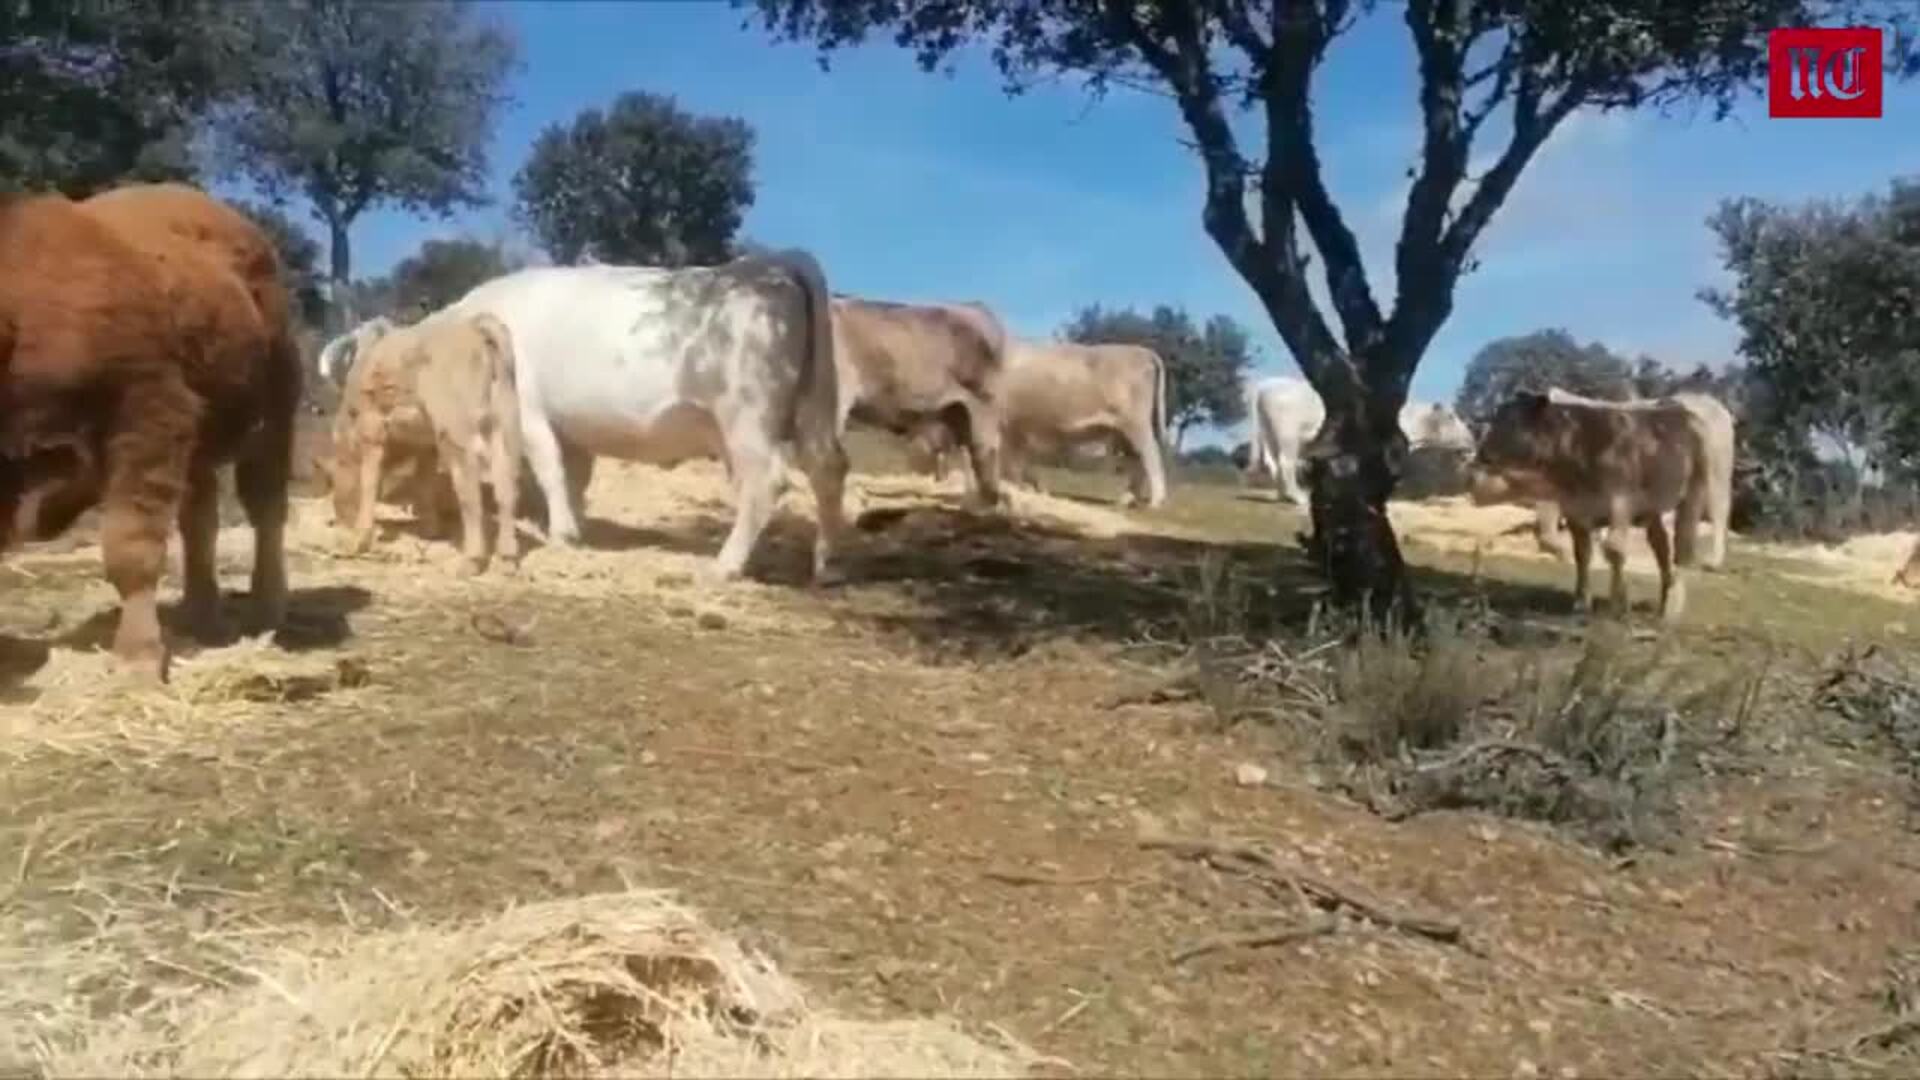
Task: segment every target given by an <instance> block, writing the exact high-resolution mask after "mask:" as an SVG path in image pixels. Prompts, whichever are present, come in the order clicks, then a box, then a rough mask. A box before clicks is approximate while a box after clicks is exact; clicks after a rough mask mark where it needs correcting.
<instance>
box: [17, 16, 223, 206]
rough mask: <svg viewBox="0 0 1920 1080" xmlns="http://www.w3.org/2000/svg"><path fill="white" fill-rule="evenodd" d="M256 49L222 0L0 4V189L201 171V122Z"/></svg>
mask: <svg viewBox="0 0 1920 1080" xmlns="http://www.w3.org/2000/svg"><path fill="white" fill-rule="evenodd" d="M256 56H257V54H256V53H255V52H254V50H253V49H251V48H250V47H249V46H248V37H247V32H246V26H245V20H244V19H242V18H240V17H238V13H237V12H236V11H235V10H234V9H233V7H232V6H231V5H228V4H223V3H219V2H217V0H88V2H86V3H56V2H42V0H34V2H30V3H19V2H13V3H5V4H0V189H5V188H10V187H11V188H25V189H30V190H48V189H51V190H57V191H60V192H62V193H64V194H66V195H68V196H70V197H73V198H84V197H85V196H87V195H90V194H93V193H94V192H96V191H99V190H101V189H103V188H107V187H111V186H113V185H114V184H116V183H120V182H123V181H134V180H183V179H191V178H193V177H194V176H195V175H196V172H197V168H196V162H195V160H194V154H193V141H194V134H195V131H196V126H197V125H198V124H199V123H200V121H201V119H202V118H203V116H204V115H205V113H206V112H207V110H208V109H209V108H211V107H212V106H213V105H214V104H215V103H216V102H218V101H220V100H222V99H223V98H224V97H226V96H227V95H229V94H230V93H231V92H232V91H233V90H234V89H235V87H236V86H237V85H238V84H239V83H241V82H243V81H244V78H245V76H246V72H247V70H248V68H249V65H251V64H252V63H254V62H255V59H256Z"/></svg>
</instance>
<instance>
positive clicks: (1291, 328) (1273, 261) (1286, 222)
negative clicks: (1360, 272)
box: [1101, 0, 1340, 386]
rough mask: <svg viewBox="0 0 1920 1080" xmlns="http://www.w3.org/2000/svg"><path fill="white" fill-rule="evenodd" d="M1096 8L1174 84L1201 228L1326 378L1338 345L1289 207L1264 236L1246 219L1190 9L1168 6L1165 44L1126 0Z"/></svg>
mask: <svg viewBox="0 0 1920 1080" xmlns="http://www.w3.org/2000/svg"><path fill="white" fill-rule="evenodd" d="M1101 11H1102V14H1103V16H1104V19H1105V21H1106V23H1107V28H1108V30H1109V32H1110V33H1111V35H1112V36H1113V37H1114V38H1116V39H1117V40H1120V41H1123V42H1126V43H1127V44H1128V45H1130V46H1132V47H1133V48H1134V49H1135V50H1136V51H1138V52H1139V53H1140V55H1141V58H1142V59H1144V60H1145V61H1146V63H1147V64H1148V66H1150V67H1152V68H1153V69H1154V71H1155V72H1157V73H1158V74H1159V75H1160V77H1161V78H1163V79H1165V80H1166V82H1167V85H1168V86H1171V87H1172V88H1173V90H1174V96H1175V99H1176V101H1177V102H1178V103H1179V106H1180V113H1181V116H1182V117H1183V118H1185V120H1186V121H1187V126H1188V127H1189V128H1191V129H1192V130H1193V134H1194V137H1195V138H1196V139H1197V140H1198V141H1199V143H1200V159H1201V162H1202V163H1203V164H1204V165H1205V167H1206V174H1207V199H1206V208H1205V210H1204V211H1203V213H1202V215H1201V220H1202V221H1203V222H1204V224H1205V226H1206V230H1207V234H1208V235H1209V236H1211V237H1213V240H1214V243H1216V244H1218V245H1219V247H1220V250H1221V252H1222V253H1223V254H1225V255H1226V257H1227V261H1228V262H1229V263H1231V264H1232V265H1233V268H1234V269H1235V270H1236V271H1238V272H1239V274H1240V276H1241V277H1242V278H1244V279H1246V282H1247V284H1248V285H1250V286H1252V287H1253V290H1254V292H1255V293H1257V294H1259V296H1260V298H1261V301H1262V303H1263V304H1264V306H1265V307H1266V309H1267V313H1268V315H1269V316H1270V317H1271V318H1272V319H1273V322H1274V328H1275V329H1276V330H1278V331H1279V333H1280V336H1281V338H1282V339H1283V340H1284V341H1285V342H1286V343H1287V348H1288V350H1289V351H1291V352H1292V353H1293V355H1294V358H1295V360H1296V361H1297V362H1298V363H1299V365H1300V368H1301V371H1302V372H1304V373H1305V374H1306V376H1307V379H1308V381H1309V382H1312V383H1313V384H1314V385H1315V386H1320V385H1324V384H1325V382H1326V380H1327V379H1328V368H1329V365H1331V364H1332V363H1333V359H1334V358H1336V357H1338V356H1339V354H1340V346H1339V343H1338V342H1337V341H1335V340H1334V337H1333V333H1332V331H1331V330H1329V329H1328V327H1327V324H1326V320H1325V319H1324V318H1322V317H1321V315H1320V312H1319V310H1318V309H1317V308H1315V307H1314V303H1313V297H1312V294H1311V293H1309V292H1308V291H1307V285H1306V281H1307V279H1306V261H1305V259H1303V258H1302V257H1301V254H1300V251H1299V246H1298V243H1297V241H1296V239H1295V235H1294V214H1293V208H1292V206H1291V204H1285V205H1283V206H1281V207H1280V208H1279V210H1280V212H1279V213H1277V214H1275V213H1274V212H1273V208H1271V207H1269V208H1268V209H1267V210H1265V211H1263V225H1264V232H1265V236H1264V238H1263V237H1262V236H1260V235H1259V234H1256V233H1255V231H1254V229H1253V225H1252V223H1251V222H1250V221H1249V220H1248V219H1247V208H1246V202H1245V197H1246V175H1247V164H1246V159H1245V158H1244V157H1242V156H1241V154H1240V149H1239V145H1238V143H1237V141H1236V140H1235V139H1234V136H1233V128H1232V127H1231V126H1230V125H1229V124H1228V123H1227V114H1226V109H1225V108H1224V106H1223V105H1222V103H1221V100H1220V85H1219V81H1218V80H1217V78H1216V77H1215V76H1214V74H1213V72H1212V70H1211V68H1210V66H1209V61H1208V55H1207V47H1206V42H1205V39H1204V37H1203V35H1202V33H1201V30H1200V25H1199V23H1198V21H1197V20H1196V18H1195V13H1194V11H1193V10H1192V9H1191V8H1190V7H1175V8H1174V9H1172V10H1170V11H1168V12H1167V13H1166V14H1167V18H1168V19H1169V20H1170V26H1169V28H1168V30H1169V34H1168V36H1169V37H1170V39H1171V40H1172V42H1173V44H1172V45H1171V46H1169V45H1168V44H1166V42H1165V41H1163V40H1162V39H1161V38H1159V37H1156V36H1155V35H1154V34H1153V33H1151V32H1149V30H1148V29H1147V27H1145V26H1143V25H1142V24H1141V23H1140V21H1139V20H1138V19H1137V18H1136V17H1135V5H1133V4H1132V3H1130V2H1128V0H1102V3H1101Z"/></svg>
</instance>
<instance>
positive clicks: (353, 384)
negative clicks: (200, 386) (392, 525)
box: [332, 312, 522, 573]
mask: <svg viewBox="0 0 1920 1080" xmlns="http://www.w3.org/2000/svg"><path fill="white" fill-rule="evenodd" d="M333 453H334V458H333V468H332V482H333V512H334V519H335V521H336V522H338V523H340V524H343V525H344V524H346V523H347V522H348V521H351V522H352V534H351V535H352V540H351V548H350V550H352V551H355V552H362V551H365V550H367V548H368V547H369V546H370V545H371V544H372V542H373V511H374V503H375V502H376V501H377V500H378V498H379V495H380V487H381V481H382V479H383V478H384V477H385V476H386V475H387V473H388V470H389V468H390V466H393V465H395V464H398V463H399V461H401V460H404V459H411V461H412V463H413V466H414V481H415V482H414V485H413V492H412V498H413V502H414V505H415V507H416V510H417V511H419V510H422V509H423V505H422V504H424V511H425V512H424V513H423V515H422V516H423V517H425V518H427V519H428V520H427V522H426V524H427V526H428V528H429V530H430V531H432V532H433V533H435V534H436V535H440V534H444V529H445V525H446V520H445V511H446V507H445V503H444V498H443V497H442V495H441V492H440V490H439V488H440V485H439V484H438V483H437V481H438V480H439V474H440V470H441V469H442V468H444V469H445V470H446V473H447V474H448V475H449V476H450V477H451V480H452V489H453V494H454V497H455V499H457V500H458V504H459V513H460V525H461V541H460V550H461V554H462V555H463V556H464V564H463V565H464V568H465V569H466V570H467V571H469V572H472V573H478V572H479V571H481V570H483V569H485V568H486V565H487V550H486V540H485V536H484V532H485V528H484V526H485V513H486V512H485V508H484V500H483V499H482V494H481V478H482V477H483V476H484V477H486V478H487V481H488V483H490V484H491V485H492V487H493V497H494V503H495V506H496V508H497V513H496V515H495V516H496V518H497V530H498V536H497V539H496V540H495V549H496V551H495V554H496V555H497V556H498V557H499V559H500V561H501V562H502V563H504V564H507V565H509V566H511V565H512V564H513V563H514V562H516V561H518V559H519V557H520V544H519V536H518V534H517V533H516V532H515V529H514V514H515V508H516V503H517V500H518V497H519V490H520V455H521V453H522V442H521V438H520V402H519V396H518V394H516V393H515V388H514V374H513V338H512V335H511V334H510V333H509V332H508V331H507V327H506V325H505V324H504V323H502V322H501V321H500V320H499V319H496V318H494V317H493V316H492V315H487V314H479V315H465V314H461V313H457V312H443V313H441V314H439V315H433V316H429V317H428V318H426V319H424V320H422V321H421V322H418V323H415V324H414V325H412V326H408V327H403V328H396V329H392V330H389V331H387V332H385V333H384V334H380V335H377V336H375V337H373V338H372V339H371V340H370V341H363V342H362V344H361V348H360V350H359V352H358V354H357V355H356V357H355V358H354V362H353V366H352V367H351V368H350V369H349V370H348V372H347V378H346V384H345V386H344V387H343V389H342V393H341V403H340V411H339V412H338V413H337V414H335V416H334V450H333Z"/></svg>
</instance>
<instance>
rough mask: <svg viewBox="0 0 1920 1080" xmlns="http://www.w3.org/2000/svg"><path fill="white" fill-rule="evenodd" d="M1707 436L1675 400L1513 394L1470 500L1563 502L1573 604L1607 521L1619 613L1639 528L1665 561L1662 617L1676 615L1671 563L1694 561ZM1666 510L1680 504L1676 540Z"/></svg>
mask: <svg viewBox="0 0 1920 1080" xmlns="http://www.w3.org/2000/svg"><path fill="white" fill-rule="evenodd" d="M1706 440H1707V431H1706V429H1705V426H1704V424H1703V423H1702V421H1701V420H1700V418H1699V417H1698V416H1696V415H1694V414H1693V413H1692V412H1691V411H1689V410H1688V409H1687V408H1686V407H1685V406H1684V405H1681V404H1680V403H1679V402H1675V401H1670V400H1662V401H1660V402H1656V403H1653V404H1650V405H1648V406H1646V407H1645V408H1640V409H1632V410H1628V409H1617V408H1606V407H1604V406H1599V405H1586V404H1572V403H1560V402H1554V401H1551V400H1549V399H1548V397H1547V395H1545V394H1533V393H1523V394H1517V395H1515V396H1514V397H1512V398H1510V399H1508V400H1507V401H1506V402H1505V403H1503V404H1502V405H1501V406H1500V408H1499V409H1498V410H1496V411H1495V412H1494V414H1493V418H1492V419H1491V420H1490V421H1489V422H1488V425H1487V432H1486V434H1485V435H1484V436H1483V437H1482V438H1481V440H1480V445H1479V449H1478V451H1477V452H1476V453H1475V455H1474V460H1473V464H1472V466H1471V474H1472V490H1473V498H1474V501H1475V502H1478V503H1481V504H1483V505H1484V504H1487V503H1495V502H1511V501H1515V500H1516V499H1521V500H1526V501H1539V500H1543V499H1551V500H1553V501H1554V502H1556V503H1558V504H1559V505H1560V507H1561V511H1562V513H1563V514H1564V515H1565V517H1566V521H1567V529H1568V532H1570V533H1571V534H1572V537H1573V555H1574V585H1573V595H1574V602H1575V604H1576V605H1582V604H1585V603H1586V602H1587V601H1588V592H1587V569H1588V564H1589V562H1590V561H1591V559H1592V556H1593V530H1594V529H1595V528H1597V527H1602V526H1604V527H1605V528H1606V529H1607V535H1606V539H1605V540H1603V541H1602V544H1601V546H1602V548H1603V550H1604V551H1605V554H1606V557H1607V563H1608V565H1609V567H1610V568H1611V570H1612V589H1611V590H1610V592H1611V599H1612V602H1613V608H1614V610H1615V612H1617V613H1620V614H1625V612H1626V610H1627V586H1626V579H1625V563H1626V547H1625V543H1626V535H1627V530H1628V529H1629V528H1631V527H1632V526H1633V525H1641V526H1643V527H1644V528H1645V529H1646V533H1647V546H1648V547H1650V548H1651V549H1652V550H1653V557H1654V561H1655V562H1656V563H1658V564H1659V567H1660V616H1661V618H1662V619H1667V620H1672V619H1677V618H1678V617H1679V616H1680V613H1681V611H1682V609H1683V608H1684V607H1685V603H1686V592H1685V589H1684V587H1683V585H1682V584H1681V581H1680V578H1679V574H1678V573H1677V571H1676V569H1675V568H1676V567H1677V566H1691V565H1693V564H1694V530H1695V529H1696V527H1697V526H1698V524H1699V521H1700V516H1701V514H1702V513H1703V511H1704V509H1705V507H1706V500H1707V494H1708V475H1707V467H1706ZM1667 511H1673V512H1674V529H1673V535H1672V537H1671V538H1669V536H1668V534H1667V529H1666V526H1665V525H1664V524H1663V523H1662V521H1661V518H1660V515H1661V514H1663V513H1666V512H1667Z"/></svg>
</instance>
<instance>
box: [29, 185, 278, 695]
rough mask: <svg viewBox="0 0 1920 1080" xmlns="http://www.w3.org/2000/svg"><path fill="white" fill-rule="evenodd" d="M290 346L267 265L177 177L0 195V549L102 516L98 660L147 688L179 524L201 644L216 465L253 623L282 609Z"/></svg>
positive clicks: (254, 239)
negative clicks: (247, 575)
mask: <svg viewBox="0 0 1920 1080" xmlns="http://www.w3.org/2000/svg"><path fill="white" fill-rule="evenodd" d="M300 390H301V365H300V354H299V350H298V347H297V345H296V344H295V341H294V337H293V326H292V320H291V317H290V307H289V296H288V292H287V288H286V285H285V282H284V279H283V277H282V272H281V267H280V262H279V257H278V256H277V255H276V253H275V249H274V246H273V243H272V241H271V240H270V239H269V238H268V237H267V236H266V234H265V233H264V232H262V231H261V229H260V228H259V227H258V226H257V225H255V224H254V223H253V222H252V221H250V220H249V219H248V218H246V217H245V216H243V215H242V214H240V213H239V212H238V211H237V210H235V209H233V208H232V207H230V206H228V205H226V204H224V203H222V202H219V201H217V200H215V199H213V198H212V197H211V196H208V195H207V194H205V193H204V192H201V191H199V190H198V189H195V188H192V187H188V186H185V185H180V184H140V185H133V186H128V187H122V188H116V189H113V190H110V191H107V192H105V193H102V194H100V195H96V196H94V197H93V198H91V199H87V200H85V201H83V202H79V203H75V202H72V201H69V200H67V199H65V198H63V197H61V196H58V195H44V196H19V197H11V198H6V199H4V200H0V550H4V549H5V548H7V547H8V546H10V545H11V544H12V543H13V542H16V541H22V540H24V541H36V540H50V539H53V538H54V537H56V536H58V535H60V534H61V533H63V532H65V531H66V530H67V529H68V528H69V527H71V526H72V525H73V523H74V522H75V521H76V520H77V519H78V518H79V517H80V515H81V514H83V513H85V512H86V511H87V510H89V509H91V508H93V507H95V506H99V507H100V508H101V511H102V514H101V525H100V548H101V556H102V561H103V563H104V565H105V570H106V576H107V579H108V580H109V581H110V582H111V583H112V584H113V587H114V589H115V591H116V592H118V593H119V595H120V622H119V626H118V627H117V628H116V630H115V633H114V639H113V652H114V655H115V658H116V662H117V663H119V664H120V665H121V666H122V667H123V668H125V669H127V670H128V671H130V672H131V673H133V674H135V675H138V676H141V677H146V678H151V679H154V680H159V681H164V680H165V679H166V678H167V668H168V660H169V657H168V652H167V648H166V643H165V639H164V637H163V635H162V632H161V626H160V618H159V605H158V596H157V594H158V591H159V584H160V578H161V576H162V574H163V572H164V570H165V567H166V547H167V538H168V534H169V533H170V532H171V531H172V530H173V528H174V526H175V524H176V521H177V524H178V527H179V529H180V534H181V548H182V555H183V557H182V569H183V594H184V595H183V599H184V603H183V614H184V617H185V623H186V629H187V630H188V631H189V632H190V633H191V634H192V635H193V636H195V637H196V638H199V639H201V640H202V641H211V640H217V639H218V638H220V637H221V636H223V634H224V632H225V627H224V625H223V619H222V617H221V613H220V586H219V581H218V578H217V576H216V565H215V561H214V544H215V541H216V539H217V537H218V532H219V496H220V491H219V485H218V483H217V474H216V470H217V468H218V467H219V466H221V465H223V464H225V463H227V462H229V461H231V462H233V463H234V469H235V478H236V488H237V490H238V493H239V496H240V501H241V503H242V505H243V507H244V508H245V510H246V513H247V518H248V521H249V522H250V523H251V524H252V526H253V533H254V557H253V573H252V596H251V600H252V605H251V606H252V613H251V622H252V624H253V627H252V628H253V629H255V630H257V631H261V632H266V631H272V630H275V629H278V627H279V626H280V624H281V622H282V620H283V618H284V616H285V612H286V602H287V576H286V551H285V540H286V519H287V508H288V484H289V477H290V474H291V471H292V459H293V434H294V423H295V417H296V413H297V411H298V409H299V400H300Z"/></svg>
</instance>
